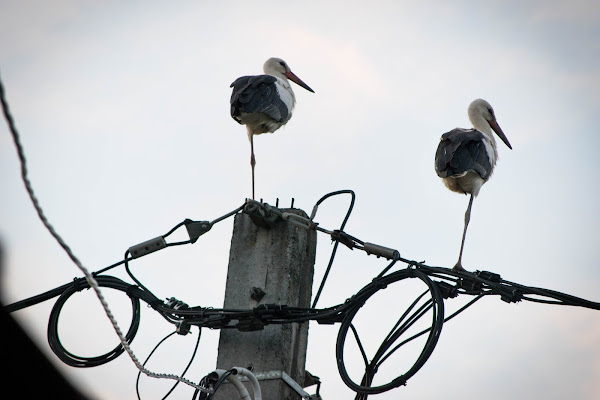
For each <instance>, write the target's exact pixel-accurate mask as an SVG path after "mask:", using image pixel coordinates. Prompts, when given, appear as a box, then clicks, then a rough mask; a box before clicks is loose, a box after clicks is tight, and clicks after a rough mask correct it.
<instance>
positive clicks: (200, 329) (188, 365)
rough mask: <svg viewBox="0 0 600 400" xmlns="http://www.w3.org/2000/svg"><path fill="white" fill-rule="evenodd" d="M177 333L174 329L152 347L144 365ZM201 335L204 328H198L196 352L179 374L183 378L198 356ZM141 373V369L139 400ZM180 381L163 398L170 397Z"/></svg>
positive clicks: (136, 382)
mask: <svg viewBox="0 0 600 400" xmlns="http://www.w3.org/2000/svg"><path fill="white" fill-rule="evenodd" d="M176 333H177V331H173V332H171V333H169V334H168V335H167V336H165V337H164V338H162V339H161V340H160V342H158V343H157V344H156V346H154V348H153V349H152V351H151V352H150V354H148V357H146V360H145V361H144V363H143V364H142V365H143V366H146V363H148V361H149V360H150V357H152V355H153V354H154V352H155V351H156V350H157V349H158V348H159V347H160V345H161V344H163V343H164V342H165V341H166V340H167V339H168V338H170V337H171V336H173V335H174V334H176ZM201 337H202V328H199V329H198V339H197V340H196V345H195V346H194V352H193V353H192V357H191V358H190V361H189V362H188V364H187V365H186V367H185V369H184V370H183V372H182V373H181V375H179V376H181V377H182V378H183V377H184V376H185V374H186V372H187V371H188V369H189V368H190V366H191V365H192V362H193V361H194V358H195V357H196V352H197V351H198V346H199V345H200V338H201ZM141 375H142V371H139V372H138V375H137V379H136V381H135V392H136V394H137V397H138V400H141V397H140V390H139V389H140V388H139V384H140V376H141ZM179 382H180V381H177V382H175V384H173V386H172V387H171V389H170V390H169V391H168V392H167V393H166V394H165V395H164V396H163V398H162V400H165V399H166V398H167V397H169V395H170V394H171V393H173V390H175V388H176V387H177V385H179Z"/></svg>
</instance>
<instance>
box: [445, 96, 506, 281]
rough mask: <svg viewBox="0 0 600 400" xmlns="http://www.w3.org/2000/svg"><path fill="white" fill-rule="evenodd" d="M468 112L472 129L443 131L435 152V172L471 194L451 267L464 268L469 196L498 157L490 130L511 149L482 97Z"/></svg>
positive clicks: (474, 193) (475, 192) (455, 188)
mask: <svg viewBox="0 0 600 400" xmlns="http://www.w3.org/2000/svg"><path fill="white" fill-rule="evenodd" d="M468 114H469V119H470V120H471V124H473V128H475V129H461V128H456V129H453V130H451V131H450V132H447V133H444V134H443V135H442V138H441V141H440V144H439V146H438V148H437V152H436V153H435V172H437V174H438V176H439V177H440V178H442V180H443V181H444V183H445V184H446V186H447V187H448V189H450V190H451V191H453V192H457V193H464V194H470V195H471V198H470V199H469V206H468V207H467V211H466V212H465V227H464V230H463V236H462V242H461V245H460V253H459V256H458V262H457V263H456V265H455V266H454V268H453V270H455V271H464V270H465V269H464V268H463V267H462V264H461V261H462V253H463V247H464V245H465V235H466V234H467V226H468V225H469V220H470V219H471V206H472V205H473V198H474V197H477V195H478V194H479V190H480V189H481V186H483V184H484V183H486V182H487V181H488V179H490V176H491V175H492V172H493V171H494V166H495V165H496V160H497V159H498V150H497V148H496V140H494V135H493V133H492V130H494V132H496V134H497V135H498V137H499V138H500V139H502V141H503V142H504V144H506V145H507V146H508V148H509V149H512V147H511V145H510V143H509V142H508V139H507V138H506V136H505V135H504V132H502V129H500V126H499V125H498V122H497V121H496V115H495V114H494V109H493V108H492V106H491V105H490V103H488V102H487V101H485V100H482V99H477V100H474V101H473V102H472V103H471V105H469V111H468Z"/></svg>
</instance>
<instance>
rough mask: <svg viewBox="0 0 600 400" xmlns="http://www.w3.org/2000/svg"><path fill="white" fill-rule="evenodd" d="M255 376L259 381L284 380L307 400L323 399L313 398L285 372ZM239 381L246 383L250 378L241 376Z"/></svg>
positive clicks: (262, 373)
mask: <svg viewBox="0 0 600 400" xmlns="http://www.w3.org/2000/svg"><path fill="white" fill-rule="evenodd" d="M254 376H256V379H258V380H259V381H269V380H273V379H282V380H283V381H284V382H285V383H287V384H288V386H289V387H291V388H292V389H293V390H294V391H295V392H296V393H298V395H300V397H302V398H303V399H305V400H312V399H320V398H321V397H320V396H319V397H315V396H312V395H310V394H308V393H307V392H306V391H305V390H304V389H303V388H302V386H300V384H298V382H296V381H295V380H293V379H292V377H291V376H289V375H288V374H286V373H285V372H284V371H267V372H255V373H254ZM238 379H239V380H240V381H246V380H248V378H246V377H244V376H240V377H238Z"/></svg>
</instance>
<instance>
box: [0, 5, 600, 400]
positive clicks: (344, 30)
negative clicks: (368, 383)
mask: <svg viewBox="0 0 600 400" xmlns="http://www.w3.org/2000/svg"><path fill="white" fill-rule="evenodd" d="M0 38H2V39H1V40H0V73H1V77H2V81H3V83H4V85H5V89H6V92H7V96H8V101H9V103H10V106H11V109H12V111H13V114H14V117H15V120H16V123H17V127H18V129H19V131H20V133H21V136H22V142H23V145H24V147H25V153H26V156H27V158H28V161H29V168H30V178H31V181H32V183H33V186H34V189H35V190H36V193H37V195H38V197H39V200H40V202H41V204H42V206H43V208H44V209H45V211H46V213H47V216H48V218H49V219H50V221H51V223H52V224H53V225H54V226H55V228H56V229H57V231H58V232H59V233H60V234H61V235H62V236H63V237H64V239H65V240H66V241H67V243H68V244H69V245H70V246H71V248H72V249H73V250H74V252H75V254H76V255H77V256H78V257H79V258H80V259H81V260H82V262H83V264H84V265H85V266H86V267H87V268H88V269H90V270H92V271H94V270H98V269H100V268H102V267H104V266H107V265H109V264H112V263H114V262H116V261H118V260H119V259H121V258H122V257H123V253H124V252H125V250H126V249H127V248H129V247H130V246H132V245H134V244H137V243H140V242H143V241H145V240H147V239H150V238H153V237H156V236H159V235H161V234H164V233H166V232H167V231H168V230H169V229H170V228H171V227H172V226H174V225H175V224H177V223H178V222H180V221H182V220H183V219H185V218H191V219H194V220H212V219H214V218H216V217H219V216H221V215H223V214H225V213H227V212H229V211H231V210H233V209H235V208H236V207H238V206H240V205H241V204H242V203H243V202H244V199H245V198H246V197H250V195H251V185H250V182H251V181H250V165H249V156H250V154H249V153H250V147H249V143H248V140H247V137H246V130H245V128H244V127H243V126H240V125H238V124H237V123H236V122H235V121H233V120H232V119H231V117H230V116H229V97H230V95H231V89H230V88H229V85H230V84H231V82H232V81H233V80H235V79H236V78H237V77H239V76H242V75H250V74H260V73H262V64H263V63H264V61H265V60H266V59H267V58H269V57H272V56H277V57H281V58H283V59H285V60H286V61H287V62H288V64H289V65H290V67H291V68H292V70H293V71H294V72H295V73H296V74H297V75H298V76H299V77H301V78H302V79H303V80H304V81H305V82H306V83H307V84H308V85H310V86H311V87H312V88H313V89H314V90H315V92H316V93H314V94H313V93H309V92H307V91H305V90H303V89H302V88H300V87H298V86H293V89H294V91H295V94H296V99H297V106H296V109H295V112H294V115H293V117H292V119H291V120H290V122H289V123H288V124H287V126H285V127H284V128H282V129H280V130H279V131H277V132H276V133H275V134H272V135H262V136H259V137H257V138H256V139H255V153H256V160H257V166H256V179H257V182H256V191H257V197H259V198H263V199H264V200H265V201H266V202H268V203H270V204H274V203H275V200H276V199H277V198H279V201H280V205H283V206H287V205H289V204H290V202H291V199H292V198H294V199H295V203H294V204H295V206H296V207H298V208H302V209H304V210H306V211H307V212H309V213H310V210H312V207H313V205H314V203H315V202H316V201H317V200H318V199H319V198H320V197H321V196H323V195H325V194H326V193H328V192H332V191H335V190H339V189H352V190H354V191H355V192H356V196H357V200H356V205H355V208H354V212H353V214H352V216H351V218H350V220H349V222H348V224H347V226H346V231H347V232H348V233H350V234H351V235H353V236H356V237H358V238H360V239H362V240H364V241H368V242H373V243H378V244H381V245H384V246H388V247H393V248H396V249H397V250H399V251H400V253H401V254H402V255H403V256H404V257H406V258H409V259H415V260H419V261H421V260H426V262H427V263H428V264H429V265H437V266H446V267H451V266H452V265H454V263H455V262H456V258H457V255H458V250H459V245H460V236H461V234H462V227H463V216H464V211H465V209H466V206H467V202H468V198H467V197H466V196H460V195H458V194H456V193H452V192H450V191H448V190H447V189H446V188H445V187H444V185H443V184H442V182H441V181H440V179H439V178H438V177H437V175H436V174H435V171H434V168H433V157H434V154H435V150H436V147H437V144H438V141H439V137H440V135H441V134H443V133H444V132H447V131H449V130H450V129H452V128H455V127H469V125H470V123H469V121H468V118H467V113H466V110H467V107H468V105H469V103H470V102H471V101H472V100H473V99H476V98H484V99H486V100H488V101H489V102H490V103H491V104H492V106H493V107H494V109H495V112H496V116H497V118H498V122H499V124H500V126H501V127H502V129H503V130H504V132H505V134H506V135H507V137H508V139H509V140H510V142H511V144H512V146H513V150H509V149H508V148H507V147H505V146H504V145H503V144H502V142H500V141H498V147H499V155H500V159H499V161H498V164H497V168H496V170H495V172H494V175H493V176H492V178H491V180H490V181H489V182H488V183H487V184H486V185H485V186H484V187H483V189H482V190H481V193H480V195H479V197H478V198H477V199H476V200H475V202H474V205H473V212H472V218H471V224H470V226H469V232H468V236H467V242H466V245H465V253H464V257H463V265H464V266H465V268H467V269H469V270H476V269H484V270H491V271H494V272H497V273H499V274H501V275H502V277H503V278H505V279H508V280H510V281H513V282H519V283H521V284H525V285H531V286H537V287H545V288H550V289H554V290H558V291H562V292H566V293H569V294H573V295H576V296H580V297H583V298H587V299H590V300H596V301H600V294H599V291H598V282H600V268H598V262H597V260H598V258H599V257H600V209H599V207H600V206H599V204H600V179H599V178H598V173H599V172H600V170H599V168H598V162H597V159H598V156H597V153H598V149H599V148H600V135H599V134H598V133H599V130H598V127H597V118H598V113H599V111H600V3H599V2H597V1H593V0H577V1H573V0H570V1H554V0H553V1H519V2H505V1H485V2H481V1H480V2H474V1H473V2H469V1H453V2H442V1H420V2H408V1H389V2H384V1H370V2H368V3H365V2H352V1H332V2H317V1H314V2H313V1H309V2H301V3H300V2H281V1H279V2H266V1H262V2H241V1H237V2H200V1H197V2H191V1H182V2H176V3H174V2H155V1H130V2H102V4H100V3H98V2H81V1H54V2H52V3H51V4H50V3H48V2H43V1H16V0H15V1H12V0H9V1H6V0H5V1H2V2H0ZM19 168H20V167H19V164H18V159H17V156H16V152H15V149H14V146H13V144H12V140H11V138H10V135H9V132H8V129H7V128H6V125H5V124H4V123H2V124H0V182H1V187H2V189H1V191H2V195H1V203H0V204H1V207H0V241H1V242H2V244H3V246H4V248H5V250H6V265H5V268H4V271H3V274H4V275H3V287H2V300H3V302H5V303H10V302H13V301H17V300H21V299H24V298H27V297H30V296H33V295H36V294H38V293H41V292H44V291H46V290H48V289H51V288H54V287H57V286H59V285H62V284H64V283H66V282H69V281H71V280H72V279H73V278H74V277H78V276H81V273H80V271H79V270H78V269H77V268H76V266H75V265H74V264H73V263H72V262H71V261H70V260H69V259H68V257H67V256H66V255H65V253H64V252H63V251H62V250H61V249H60V247H59V246H58V245H57V243H56V242H54V241H53V239H52V238H51V237H50V235H49V234H48V233H47V232H46V231H45V229H44V228H43V226H42V224H41V223H40V221H39V220H38V219H37V216H36V214H35V211H34V209H33V207H32V206H31V204H30V202H29V200H28V198H27V194H26V192H25V190H24V188H23V184H22V182H21V181H20V175H19V174H20V169H19ZM347 204H348V198H347V197H343V196H342V197H340V198H335V199H332V200H331V201H328V202H327V203H326V204H324V205H323V207H321V208H320V209H319V213H318V218H317V222H319V223H320V225H321V226H323V227H325V228H328V229H336V228H338V227H339V225H340V223H341V221H342V219H343V216H344V214H345V212H346V207H347ZM232 224H233V220H232V219H228V220H226V221H224V222H222V223H220V224H218V225H216V226H215V227H214V228H213V229H212V230H211V231H210V232H209V233H208V234H206V235H204V236H202V237H201V239H200V240H199V241H198V242H197V243H196V244H195V245H193V246H180V247H177V248H172V249H167V250H164V251H163V252H159V253H156V254H153V255H150V256H147V257H145V258H143V259H140V260H139V261H136V262H135V263H133V264H132V269H133V270H134V272H135V273H136V275H137V276H138V278H139V279H140V280H141V281H142V282H143V283H144V284H145V285H146V286H147V287H149V288H151V290H153V292H154V293H155V294H157V295H158V296H159V297H161V298H166V297H171V296H175V297H177V298H179V299H181V300H183V301H185V302H187V303H188V304H190V305H201V306H206V307H216V308H219V307H222V304H223V291H224V287H225V276H226V271H227V263H228V251H229V243H230V239H231V230H232V226H233V225H232ZM330 251H331V243H330V240H329V238H328V237H326V236H324V235H319V237H318V249H317V261H316V266H315V281H316V282H317V283H318V282H319V281H320V279H321V277H322V275H323V272H324V270H325V267H326V265H327V261H328V259H329V254H330ZM336 260H337V261H336V263H335V264H334V268H333V271H332V273H331V275H330V279H329V281H328V284H327V286H326V289H325V292H324V294H323V296H322V297H321V299H320V301H319V305H320V306H321V307H325V306H331V305H335V304H339V303H341V302H343V301H344V300H345V299H346V298H348V297H349V296H351V295H352V294H353V293H355V292H356V291H358V290H359V289H360V288H361V287H363V286H365V285H366V284H368V283H369V282H370V281H371V279H372V278H373V277H374V276H375V275H377V273H378V272H379V271H380V270H381V269H382V268H383V267H384V266H385V262H384V261H382V260H378V259H376V258H374V257H369V256H367V255H365V254H364V253H360V252H358V251H350V250H348V249H345V248H340V251H339V254H338V256H337V258H336ZM404 267H405V265H402V264H400V265H398V268H404ZM111 273H112V274H114V275H116V276H119V277H121V278H125V274H124V273H123V271H122V269H118V270H115V271H111ZM401 285H404V283H400V284H397V286H395V288H390V291H389V292H388V293H389V294H388V296H391V299H392V300H391V303H390V302H388V303H384V304H387V308H393V307H390V306H389V304H395V302H396V301H397V302H398V303H400V302H401V301H407V302H410V301H412V298H409V297H406V296H403V294H404V291H403V289H402V286H401ZM313 292H314V291H313ZM78 296H79V297H78V300H71V301H69V302H68V303H67V306H66V307H65V311H64V315H63V316H61V324H60V327H59V328H60V330H59V332H60V334H61V338H62V339H63V341H64V343H65V345H66V346H67V348H68V349H69V350H70V351H72V352H73V353H76V354H82V355H87V356H94V355H98V354H100V353H103V352H106V351H107V350H108V349H111V348H112V347H114V346H115V344H116V337H115V335H114V332H113V331H112V329H111V328H110V326H109V325H108V322H107V320H106V317H105V316H104V314H103V311H102V310H101V309H100V305H99V303H98V301H97V299H95V298H94V296H93V294H92V293H91V292H89V291H87V292H85V293H82V294H80V295H78ZM107 296H108V299H109V304H110V306H111V308H112V309H114V310H115V313H116V314H117V316H118V317H119V318H120V319H119V320H120V321H121V323H122V324H123V326H124V328H127V326H128V324H129V316H128V315H129V314H128V313H129V312H130V311H129V308H130V306H129V305H128V300H127V299H126V298H125V299H123V296H119V295H118V294H115V295H114V296H113V294H112V293H108V294H107ZM467 300H469V299H468V298H465V297H464V296H461V297H459V298H457V299H454V300H451V301H449V302H448V303H447V308H448V309H449V310H450V311H451V310H454V309H457V308H458V307H460V306H461V305H462V304H464V303H465V302H466V301H467ZM52 305H53V301H48V302H45V303H43V304H40V305H36V306H33V307H30V308H29V309H26V310H23V311H19V312H17V313H15V316H16V317H17V318H18V320H19V321H20V322H22V323H23V324H24V326H25V327H26V329H27V330H28V332H29V333H30V334H31V335H32V337H34V338H35V339H36V341H37V342H38V343H39V344H40V347H42V348H43V349H44V351H46V352H47V353H48V354H49V357H50V358H51V359H52V360H53V361H54V362H55V363H56V364H57V365H59V366H60V368H61V370H62V371H64V373H65V374H66V375H67V376H68V377H69V378H71V379H73V380H74V382H76V384H77V385H78V386H80V387H81V388H82V389H83V390H84V391H85V392H86V393H87V394H88V395H90V396H91V397H92V398H98V399H108V398H110V399H132V398H135V378H136V375H137V369H136V368H135V366H134V365H133V363H132V362H131V360H130V359H129V358H128V357H127V356H126V355H123V356H121V357H120V358H118V359H117V360H115V361H113V362H111V363H109V364H106V365H104V366H101V367H97V368H90V369H85V370H80V369H74V368H70V367H66V366H64V365H63V364H62V363H61V362H60V361H59V360H58V359H57V358H56V356H54V355H53V353H52V352H51V351H50V349H49V347H48V344H47V340H46V327H47V322H48V317H49V313H50V310H51V308H52ZM383 307H386V306H385V305H384V306H383ZM396 311H398V310H396ZM401 311H403V310H400V311H399V312H401ZM378 312H379V313H382V310H381V308H379V309H375V310H374V311H373V313H374V314H373V315H375V314H376V313H378ZM396 317H397V316H396ZM381 319H382V320H386V318H381ZM385 322H386V321H378V320H375V321H373V322H372V324H371V325H370V326H368V327H365V328H364V332H365V333H364V335H365V338H366V339H363V340H364V341H365V342H366V343H368V344H367V347H369V348H373V347H376V346H377V345H378V344H379V341H380V339H379V340H378V338H379V336H378V335H379V334H380V332H381V330H382V328H381V327H379V326H378V325H377V324H378V323H382V324H383V323H385ZM387 322H389V321H387ZM338 329H339V325H333V326H330V325H318V324H316V323H311V324H310V329H309V349H308V359H307V369H308V370H309V371H310V372H312V373H313V374H315V375H317V376H320V377H321V379H322V381H323V385H322V387H321V394H322V396H323V398H325V399H335V398H351V397H352V392H351V391H350V390H349V389H348V388H347V387H346V386H345V385H344V383H343V382H342V380H341V379H340V377H339V374H338V372H337V367H336V364H335V338H336V335H337V331H338ZM171 331H172V326H171V325H169V324H166V323H165V321H164V320H163V319H162V318H161V317H159V316H158V315H156V314H155V313H154V312H153V311H152V310H151V309H148V308H144V309H143V310H142V324H141V326H140V330H139V332H138V335H137V337H136V338H135V340H134V342H133V344H132V348H133V350H134V352H135V353H136V355H138V358H140V359H142V360H143V359H145V357H146V356H147V354H148V353H149V352H150V351H151V350H152V348H153V347H154V345H155V344H156V343H157V342H158V341H159V340H160V339H162V338H163V337H164V336H165V335H167V334H168V333H169V332H171ZM202 334H203V337H202V341H201V344H200V349H199V355H198V356H197V359H196V361H195V363H194V365H193V366H192V368H191V369H190V371H189V373H188V376H189V377H190V379H192V380H196V381H198V380H199V379H200V378H201V377H202V376H204V375H206V374H207V373H209V372H210V371H212V370H213V369H214V368H215V363H216V347H217V342H218V335H219V332H218V331H209V330H204V331H203V333H202ZM196 335H197V330H194V334H193V335H188V336H185V337H176V338H173V339H172V340H171V341H169V342H167V344H165V345H164V347H162V348H161V349H160V350H159V351H158V352H157V353H156V355H155V356H154V358H153V359H152V360H151V362H150V363H149V365H148V366H149V368H150V369H152V370H153V371H155V372H165V373H179V372H180V371H181V370H183V368H184V367H185V365H186V363H187V360H188V357H189V356H190V355H191V352H192V348H193V345H194V342H195V339H196V337H197V336H196ZM599 340H600V313H598V312H596V311H592V310H587V309H576V308H567V307H558V306H549V305H541V304H532V303H519V304H506V303H504V302H502V301H500V300H499V299H498V298H495V297H494V298H486V299H484V300H482V301H480V302H478V303H477V304H476V305H474V306H473V307H472V308H470V309H469V310H467V311H466V312H465V313H464V314H462V315H461V316H460V317H457V318H456V319H454V320H452V321H451V322H449V323H447V324H445V325H444V328H443V331H442V335H441V338H440V341H439V343H438V346H437V347H436V349H435V351H434V352H433V354H432V356H431V358H430V360H429V362H428V363H427V364H426V365H425V366H424V367H423V368H422V370H421V371H420V372H419V373H417V374H416V375H415V376H414V377H413V378H412V379H411V380H409V382H408V385H407V386H406V387H402V388H399V389H396V390H393V391H391V392H388V393H386V394H383V395H379V396H377V397H374V398H377V399H395V398H399V397H400V396H406V397H405V398H410V399H432V398H439V397H440V396H443V397H444V398H445V399H449V400H452V399H463V398H465V397H475V396H477V397H480V398H485V399H491V400H496V399H498V400H499V399H505V398H507V397H512V398H544V399H550V400H551V399H564V398H572V399H589V400H591V399H597V398H599V397H600V346H598V343H599ZM391 369H392V372H391V373H392V374H393V373H394V372H395V370H394V366H393V365H392V366H391ZM398 369H401V367H400V366H399V367H398ZM355 376H356V380H360V377H359V376H358V375H355ZM170 385H171V382H167V381H155V380H152V379H150V378H147V377H144V378H142V382H141V388H140V391H141V394H142V398H145V399H155V398H156V399H158V398H161V397H162V394H164V393H166V392H167V391H168V388H169V387H170ZM180 386H181V387H180V388H178V389H177V391H176V392H175V393H174V395H173V397H172V398H177V399H179V398H181V399H187V398H191V393H193V389H190V388H187V387H184V386H183V385H180ZM311 390H312V389H311Z"/></svg>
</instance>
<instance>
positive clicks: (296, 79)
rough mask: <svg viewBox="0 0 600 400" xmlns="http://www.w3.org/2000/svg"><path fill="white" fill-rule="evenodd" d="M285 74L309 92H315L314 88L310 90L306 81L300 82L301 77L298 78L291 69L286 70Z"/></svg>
mask: <svg viewBox="0 0 600 400" xmlns="http://www.w3.org/2000/svg"><path fill="white" fill-rule="evenodd" d="M285 76H286V77H287V78H288V79H289V80H290V81H292V82H294V83H297V84H298V85H300V86H302V87H303V88H304V89H306V90H308V91H309V92H313V93H314V92H315V91H314V90H312V89H311V88H310V87H309V86H308V85H307V84H306V83H304V82H302V79H300V78H298V77H297V76H296V75H295V74H294V73H293V72H292V71H287V72H286V73H285Z"/></svg>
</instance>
